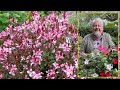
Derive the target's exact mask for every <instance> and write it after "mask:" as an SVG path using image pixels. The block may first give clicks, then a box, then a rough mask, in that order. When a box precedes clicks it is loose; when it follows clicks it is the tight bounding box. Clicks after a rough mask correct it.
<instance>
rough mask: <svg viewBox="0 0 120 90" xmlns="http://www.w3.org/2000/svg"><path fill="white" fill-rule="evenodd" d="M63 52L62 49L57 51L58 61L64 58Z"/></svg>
mask: <svg viewBox="0 0 120 90" xmlns="http://www.w3.org/2000/svg"><path fill="white" fill-rule="evenodd" d="M63 58H64V57H63V53H62V52H61V51H57V52H56V61H58V60H59V59H63Z"/></svg>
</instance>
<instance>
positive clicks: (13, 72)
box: [9, 65, 17, 76]
mask: <svg viewBox="0 0 120 90" xmlns="http://www.w3.org/2000/svg"><path fill="white" fill-rule="evenodd" d="M16 71H17V68H16V65H12V67H11V69H10V72H9V74H11V75H12V76H15V72H16Z"/></svg>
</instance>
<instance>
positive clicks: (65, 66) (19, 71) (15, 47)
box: [0, 11, 78, 79]
mask: <svg viewBox="0 0 120 90" xmlns="http://www.w3.org/2000/svg"><path fill="white" fill-rule="evenodd" d="M68 18H69V17H68V16H67V13H66V12H64V13H63V16H62V17H61V18H59V17H58V16H57V15H56V13H55V12H53V13H51V14H49V15H48V16H45V17H41V15H40V14H39V13H38V12H37V11H33V12H32V21H30V20H27V21H26V22H25V23H24V24H22V25H17V26H13V24H12V23H11V24H9V25H8V27H7V28H6V29H5V30H4V31H2V32H1V33H0V38H1V41H2V42H1V46H0V78H3V79H23V78H24V79H75V78H77V64H78V58H77V43H78V42H77V36H78V34H77V30H76V27H75V26H74V25H70V24H69V23H68Z"/></svg>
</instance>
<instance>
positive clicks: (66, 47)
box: [59, 42, 71, 52]
mask: <svg viewBox="0 0 120 90" xmlns="http://www.w3.org/2000/svg"><path fill="white" fill-rule="evenodd" d="M59 48H62V49H63V51H65V52H66V51H70V49H71V45H68V44H67V43H65V42H64V43H63V44H60V46H59Z"/></svg>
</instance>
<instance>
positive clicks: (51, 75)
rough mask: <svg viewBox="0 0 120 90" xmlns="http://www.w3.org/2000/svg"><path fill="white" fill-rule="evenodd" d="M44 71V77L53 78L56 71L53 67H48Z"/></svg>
mask: <svg viewBox="0 0 120 90" xmlns="http://www.w3.org/2000/svg"><path fill="white" fill-rule="evenodd" d="M46 73H47V78H46V79H55V77H56V73H55V70H54V68H53V69H49V70H48V71H46Z"/></svg>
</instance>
